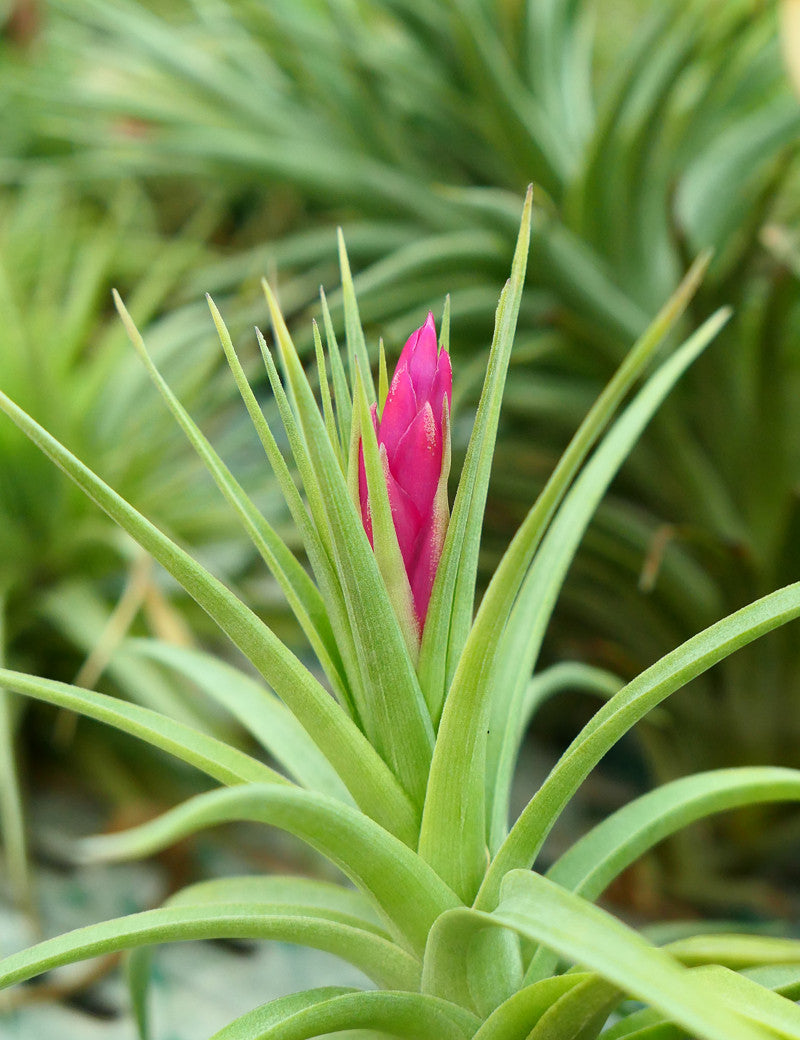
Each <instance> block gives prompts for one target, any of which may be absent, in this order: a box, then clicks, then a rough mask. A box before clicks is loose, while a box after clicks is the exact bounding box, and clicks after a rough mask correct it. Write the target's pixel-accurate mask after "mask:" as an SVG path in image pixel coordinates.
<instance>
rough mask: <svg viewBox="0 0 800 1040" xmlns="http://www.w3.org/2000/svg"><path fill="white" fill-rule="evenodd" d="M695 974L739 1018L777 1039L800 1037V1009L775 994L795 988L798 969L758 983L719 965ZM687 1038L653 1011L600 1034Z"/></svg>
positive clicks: (644, 1039)
mask: <svg viewBox="0 0 800 1040" xmlns="http://www.w3.org/2000/svg"><path fill="white" fill-rule="evenodd" d="M692 974H693V976H694V977H695V978H697V979H699V980H701V981H702V982H703V983H704V984H706V985H707V986H708V987H709V991H710V992H713V993H714V995H715V996H716V997H719V998H721V999H722V1000H726V1001H727V1002H728V1004H729V1005H730V1006H731V1007H733V1008H735V1009H736V1011H737V1012H738V1013H739V1014H742V1015H744V1016H745V1017H747V1018H750V1019H752V1021H754V1022H757V1023H759V1024H761V1025H765V1026H767V1027H768V1028H770V1029H774V1030H775V1033H776V1034H777V1035H778V1036H781V1037H795V1038H796V1037H798V1036H800V1008H798V1007H797V1005H796V1004H795V1003H793V1002H792V1000H791V999H788V1000H787V999H786V997H785V996H781V995H779V994H778V993H777V992H773V990H774V989H779V988H781V987H787V986H788V988H793V987H794V986H796V983H797V980H798V978H800V967H798V965H791V966H788V965H787V966H783V968H782V969H781V970H780V972H778V973H774V972H773V974H772V975H771V976H770V975H766V974H763V973H762V974H761V977H760V978H759V980H758V981H756V980H755V978H753V977H752V976H746V975H741V974H737V973H736V972H733V971H731V970H730V969H729V968H725V967H721V966H720V965H718V964H714V965H710V966H708V967H702V968H696V969H695V970H694V971H693V972H692ZM773 984H774V985H773ZM684 1036H685V1033H684V1032H683V1031H682V1030H677V1029H676V1028H675V1026H672V1025H670V1024H669V1023H666V1022H664V1021H663V1015H661V1014H658V1013H657V1012H654V1011H653V1010H652V1009H647V1010H646V1011H639V1012H635V1013H634V1014H632V1015H629V1016H628V1018H626V1019H624V1020H623V1021H622V1022H621V1023H618V1024H617V1025H615V1026H612V1027H611V1028H610V1029H607V1030H605V1031H604V1032H603V1033H602V1034H601V1038H602V1040H623V1038H624V1040H673V1038H675V1040H681V1038H682V1037H684Z"/></svg>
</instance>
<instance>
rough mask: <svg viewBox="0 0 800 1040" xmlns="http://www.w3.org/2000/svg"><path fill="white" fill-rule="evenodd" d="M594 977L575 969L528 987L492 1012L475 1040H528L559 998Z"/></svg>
mask: <svg viewBox="0 0 800 1040" xmlns="http://www.w3.org/2000/svg"><path fill="white" fill-rule="evenodd" d="M592 977H593V976H592V975H590V974H588V973H587V972H573V973H570V974H569V975H555V976H553V977H552V978H549V979H542V981H541V982H536V983H534V984H533V985H532V986H525V987H524V988H523V989H520V990H518V991H517V992H516V993H515V994H514V995H513V996H512V997H509V998H508V1000H506V1001H505V1002H504V1003H502V1004H501V1005H500V1006H499V1007H498V1008H496V1009H495V1010H494V1011H493V1012H492V1014H491V1015H489V1017H488V1018H487V1019H486V1021H485V1022H484V1023H483V1025H482V1026H481V1028H480V1029H479V1030H478V1032H477V1033H476V1034H475V1036H474V1038H473V1040H528V1036H529V1034H530V1031H531V1029H532V1028H533V1027H534V1026H535V1025H536V1023H537V1022H538V1021H539V1020H540V1019H541V1017H542V1015H544V1014H545V1013H546V1012H547V1010H548V1009H549V1008H550V1007H552V1006H553V1004H555V1003H556V1001H557V1000H559V999H560V998H561V997H562V996H563V995H564V994H565V993H569V992H571V991H572V990H573V989H574V988H575V987H576V986H578V985H579V984H580V983H582V982H584V981H585V980H586V979H590V978H592Z"/></svg>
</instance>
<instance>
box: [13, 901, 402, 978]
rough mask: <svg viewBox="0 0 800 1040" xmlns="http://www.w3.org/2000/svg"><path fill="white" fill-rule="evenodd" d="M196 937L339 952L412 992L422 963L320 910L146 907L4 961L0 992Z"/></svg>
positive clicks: (249, 906)
mask: <svg viewBox="0 0 800 1040" xmlns="http://www.w3.org/2000/svg"><path fill="white" fill-rule="evenodd" d="M190 939H204V940H207V939H274V940H278V941H280V942H289V943H296V944H298V945H301V946H309V947H312V948H314V949H318V950H325V951H327V952H329V953H334V954H336V955H337V956H339V957H342V958H343V959H344V960H346V961H348V962H349V963H350V964H354V965H355V966H356V967H357V968H359V969H360V970H361V971H363V972H364V973H365V974H366V975H368V976H372V977H373V978H374V980H375V981H376V982H377V983H378V984H379V985H380V984H388V985H390V986H397V987H398V988H401V989H405V988H412V987H413V986H414V984H415V978H416V977H417V975H418V965H417V964H416V963H415V962H414V960H413V959H412V958H411V957H410V956H409V955H408V954H407V953H405V952H404V951H403V950H401V949H400V948H399V947H397V946H395V945H394V944H393V943H391V942H387V941H386V940H385V939H382V938H381V937H380V936H377V935H375V934H374V933H372V932H362V931H361V930H360V929H358V928H355V927H353V926H351V925H349V924H342V923H340V922H339V921H335V920H332V919H330V918H328V917H326V916H322V915H321V914H320V913H319V911H317V910H316V909H315V908H314V907H293V906H275V907H273V906H269V905H267V906H262V905H260V904H258V903H241V902H237V903H220V904H215V905H203V906H180V907H169V908H166V909H160V910H146V911H144V912H143V913H139V914H131V915H130V916H128V917H120V918H116V919H115V920H112V921H103V922H102V923H100V924H94V925H89V926H87V927H85V928H78V929H76V930H75V931H72V932H67V933H65V934H64V935H59V936H57V937H56V938H54V939H47V940H45V941H44V942H41V943H37V944H36V945H35V946H31V947H30V948H29V949H27V950H23V951H21V952H20V953H15V954H12V955H11V956H10V957H6V958H4V959H3V960H0V988H5V987H7V986H12V985H14V984H16V983H18V982H24V981H25V980H26V979H30V978H32V977H33V976H35V975H40V974H41V973H42V972H45V971H50V970H51V969H53V968H57V967H59V966H61V965H62V964H72V963H74V962H75V961H79V960H86V959H87V958H90V957H98V956H102V955H104V954H108V953H113V952H116V951H118V950H130V949H133V948H134V947H136V946H146V945H156V944H159V943H164V942H186V941H188V940H190Z"/></svg>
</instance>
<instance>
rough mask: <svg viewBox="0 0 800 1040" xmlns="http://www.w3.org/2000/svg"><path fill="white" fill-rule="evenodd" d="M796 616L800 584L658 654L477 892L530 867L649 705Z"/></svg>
mask: <svg viewBox="0 0 800 1040" xmlns="http://www.w3.org/2000/svg"><path fill="white" fill-rule="evenodd" d="M798 616H800V582H798V583H795V584H794V585H788V586H787V587H786V588H784V589H779V590H778V591H777V592H773V593H772V594H771V595H769V596H765V597H764V598H763V599H760V600H756V602H755V603H751V604H750V605H749V606H747V607H744V608H743V609H742V610H739V611H737V612H736V613H735V614H731V615H730V616H729V617H727V618H724V619H723V620H722V621H718V622H717V624H715V625H712V626H711V627H710V628H707V629H706V630H705V631H703V632H700V633H699V634H698V635H696V636H694V637H693V638H692V639H689V640H688V641H687V642H686V643H684V644H683V645H682V646H679V647H678V648H677V649H676V650H673V651H672V652H671V653H669V654H667V655H666V657H662V658H661V660H660V661H657V662H656V663H655V664H654V665H652V666H651V667H650V668H648V669H646V670H645V671H644V672H642V673H641V675H639V676H637V677H636V678H635V679H634V680H633V681H632V682H630V683H628V685H627V686H625V687H624V688H623V689H622V690H620V692H619V693H618V694H616V695H615V696H614V697H612V698H611V700H610V701H609V702H608V703H607V704H606V705H604V706H603V707H602V708H601V709H600V711H598V712H597V714H596V715H595V716H594V717H593V719H592V720H591V721H590V722H589V723H588V724H587V725H586V726H584V728H583V730H581V732H580V733H579V734H578V736H577V737H576V738H575V740H574V741H573V742H572V744H571V745H570V746H569V747H568V748H567V750H566V751H565V752H564V754H563V755H562V756H561V758H560V759H559V761H558V763H557V764H556V765H555V767H554V768H553V770H552V772H551V773H550V775H549V776H548V778H547V780H546V781H545V782H544V783H543V784H542V786H541V787H540V789H539V791H538V792H537V793H536V794H535V795H534V797H533V798H532V799H531V801H530V802H528V805H527V806H526V807H525V809H524V810H523V812H522V814H521V815H520V817H519V819H518V820H517V822H516V823H515V824H514V826H513V827H512V829H511V833H510V834H509V836H508V838H506V840H505V842H504V843H503V845H502V847H501V849H500V851H499V852H498V854H497V856H495V858H494V860H493V861H492V863H491V866H490V867H489V871H488V873H487V876H486V880H485V882H484V884H483V886H482V889H481V893H480V896H479V904H480V905H481V906H489V905H493V902H494V900H495V899H496V896H497V893H498V891H499V887H500V883H501V881H502V879H503V877H504V876H505V874H506V873H507V872H508V871H509V870H510V869H512V868H514V867H529V866H530V865H531V864H532V863H533V861H534V859H535V857H536V855H537V854H538V852H539V850H540V848H541V846H542V842H543V841H544V839H545V837H546V836H547V834H548V833H549V832H550V829H551V828H552V826H553V824H554V823H555V821H556V820H557V819H558V816H559V815H560V813H561V810H562V808H563V807H564V805H566V803H567V802H568V801H569V799H570V798H571V797H572V795H573V794H574V793H575V791H576V790H577V789H578V787H579V786H580V785H581V783H583V781H584V779H585V778H586V777H587V776H588V774H589V773H590V772H591V770H592V769H593V768H594V766H595V765H597V763H598V762H599V761H600V759H601V758H602V757H603V756H604V755H605V753H606V752H607V751H608V750H609V748H611V747H613V746H614V744H616V742H617V741H618V740H619V739H620V737H621V736H622V735H623V734H624V733H627V732H628V730H629V729H630V728H631V727H632V726H634V725H635V724H636V723H637V722H638V721H639V720H640V719H641V718H643V717H644V716H645V715H646V714H647V712H648V711H650V710H651V709H652V708H654V707H655V706H656V705H657V704H660V703H661V702H662V701H663V700H665V699H666V698H667V697H669V696H670V694H672V693H674V692H675V691H676V690H679V689H681V687H683V686H685V685H686V683H688V682H689V681H690V680H691V679H693V678H695V677H696V676H698V675H701V674H702V673H703V672H704V671H706V670H707V669H708V668H710V667H712V665H714V664H716V663H717V662H718V661H721V660H723V659H724V658H726V657H728V656H729V655H730V654H732V653H734V652H735V651H736V650H738V649H739V648H740V647H742V646H745V645H747V644H748V643H751V642H752V641H753V640H754V639H757V638H758V637H759V636H761V635H764V634H765V633H767V632H771V631H772V630H773V629H775V628H778V627H779V626H780V625H783V624H786V622H788V621H791V620H793V619H794V618H796V617H798Z"/></svg>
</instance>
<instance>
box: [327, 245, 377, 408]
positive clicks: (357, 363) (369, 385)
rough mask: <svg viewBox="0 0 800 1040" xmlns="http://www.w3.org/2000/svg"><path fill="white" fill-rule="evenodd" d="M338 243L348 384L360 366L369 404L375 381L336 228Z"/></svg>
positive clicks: (345, 254)
mask: <svg viewBox="0 0 800 1040" xmlns="http://www.w3.org/2000/svg"><path fill="white" fill-rule="evenodd" d="M336 235H337V240H338V244H339V267H340V269H341V272H342V298H343V299H344V330H345V339H346V341H347V357H348V360H349V363H350V385H351V386H355V385H356V368H357V367H360V368H361V378H362V379H363V380H364V382H365V386H366V391H367V394H368V396H369V400H370V404H371V403H372V402H373V401H375V400H376V395H375V383H374V381H373V379H372V367H371V365H370V363H369V354H368V353H367V345H366V342H365V340H364V330H363V329H362V327H361V318H360V316H359V313H358V300H357V299H356V292H355V289H354V287H353V276H352V274H351V273H350V261H349V260H348V258H347V247H346V246H345V243H344V235H343V234H342V229H341V228H337V229H336Z"/></svg>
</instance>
